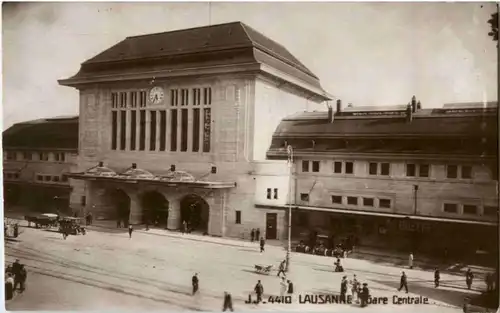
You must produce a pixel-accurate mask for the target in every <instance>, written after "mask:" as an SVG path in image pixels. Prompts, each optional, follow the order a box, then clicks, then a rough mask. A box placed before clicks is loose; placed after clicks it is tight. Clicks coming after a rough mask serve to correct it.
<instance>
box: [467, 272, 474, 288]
mask: <svg viewBox="0 0 500 313" xmlns="http://www.w3.org/2000/svg"><path fill="white" fill-rule="evenodd" d="M473 279H474V274H472V271H471V269H470V268H469V269H468V270H467V273H465V283H466V284H467V289H470V288H471V286H472V280H473Z"/></svg>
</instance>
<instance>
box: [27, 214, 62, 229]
mask: <svg viewBox="0 0 500 313" xmlns="http://www.w3.org/2000/svg"><path fill="white" fill-rule="evenodd" d="M24 219H25V220H26V221H28V226H31V223H33V224H35V227H36V228H40V227H45V228H50V227H57V225H58V217H57V214H52V213H44V214H38V215H25V216H24Z"/></svg>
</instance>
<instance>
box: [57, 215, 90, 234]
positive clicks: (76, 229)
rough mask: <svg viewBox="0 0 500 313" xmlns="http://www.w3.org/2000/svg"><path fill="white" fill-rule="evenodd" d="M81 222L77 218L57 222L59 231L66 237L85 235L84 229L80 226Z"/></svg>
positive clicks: (65, 218)
mask: <svg viewBox="0 0 500 313" xmlns="http://www.w3.org/2000/svg"><path fill="white" fill-rule="evenodd" d="M80 222H81V220H80V219H79V218H78V217H63V218H61V220H60V221H59V231H60V232H61V233H64V234H68V235H78V234H82V235H85V234H86V233H87V231H86V230H85V227H83V226H80Z"/></svg>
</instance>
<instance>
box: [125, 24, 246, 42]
mask: <svg viewBox="0 0 500 313" xmlns="http://www.w3.org/2000/svg"><path fill="white" fill-rule="evenodd" d="M238 23H241V22H240V21H235V22H229V23H220V24H213V25H205V26H196V27H191V28H181V29H175V30H168V31H164V32H158V33H149V34H142V35H135V36H127V37H125V39H128V38H138V37H145V36H154V35H160V34H166V33H178V32H183V31H191V30H194V29H202V28H211V27H217V26H222V25H231V24H238Z"/></svg>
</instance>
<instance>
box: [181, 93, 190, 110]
mask: <svg viewBox="0 0 500 313" xmlns="http://www.w3.org/2000/svg"><path fill="white" fill-rule="evenodd" d="M181 105H182V106H187V105H189V90H187V89H181Z"/></svg>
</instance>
